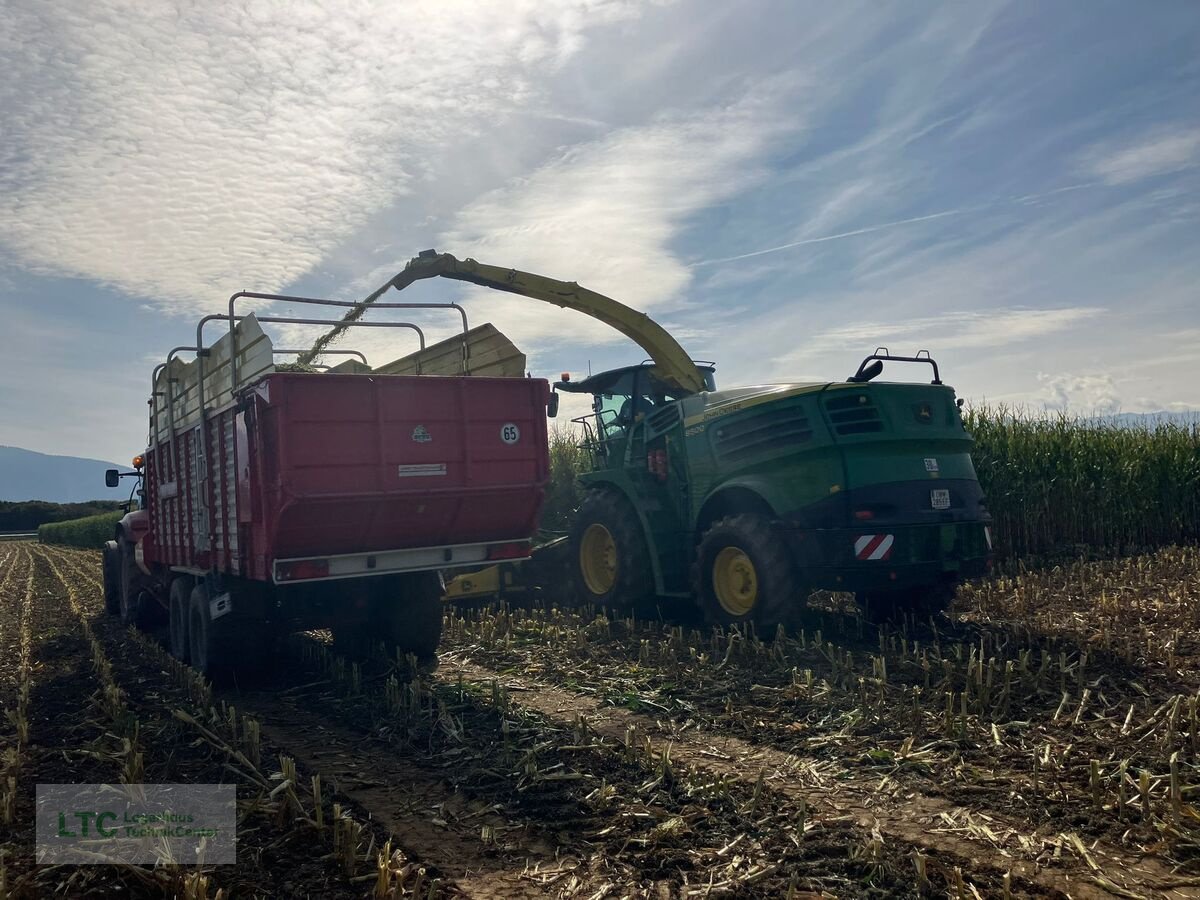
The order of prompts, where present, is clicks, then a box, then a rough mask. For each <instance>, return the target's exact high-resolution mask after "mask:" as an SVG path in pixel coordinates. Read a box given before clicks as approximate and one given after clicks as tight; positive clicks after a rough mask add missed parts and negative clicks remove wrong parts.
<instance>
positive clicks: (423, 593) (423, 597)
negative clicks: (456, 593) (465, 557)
mask: <svg viewBox="0 0 1200 900" xmlns="http://www.w3.org/2000/svg"><path fill="white" fill-rule="evenodd" d="M444 590H445V586H444V584H443V583H442V576H441V575H439V574H438V573H437V572H413V573H411V574H409V575H404V576H402V577H401V579H400V586H399V591H400V593H401V596H400V597H399V598H398V599H399V602H391V603H388V604H387V608H386V611H385V613H384V616H385V619H384V620H385V621H386V622H387V630H388V638H389V640H390V642H391V643H392V644H394V645H395V646H396V647H398V648H399V650H400V651H401V652H402V653H412V654H413V655H415V656H416V657H417V663H418V665H420V666H422V667H423V668H430V667H432V666H434V665H436V663H437V648H438V644H440V643H441V641H442V592H443V591H444Z"/></svg>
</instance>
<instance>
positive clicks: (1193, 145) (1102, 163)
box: [1088, 128, 1200, 184]
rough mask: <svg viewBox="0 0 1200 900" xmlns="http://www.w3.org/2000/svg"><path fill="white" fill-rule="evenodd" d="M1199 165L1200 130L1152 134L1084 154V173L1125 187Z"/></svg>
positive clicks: (1185, 129)
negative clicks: (1122, 144)
mask: <svg viewBox="0 0 1200 900" xmlns="http://www.w3.org/2000/svg"><path fill="white" fill-rule="evenodd" d="M1198 164H1200V128H1182V129H1176V130H1169V131H1162V130H1160V131H1156V132H1155V133H1154V134H1152V135H1149V136H1146V137H1143V138H1141V139H1139V140H1137V141H1134V142H1132V143H1129V144H1125V145H1124V146H1121V147H1113V146H1111V145H1110V146H1107V147H1104V148H1097V149H1094V150H1093V151H1092V152H1091V153H1090V154H1088V170H1089V171H1090V172H1091V174H1093V175H1096V176H1098V177H1100V178H1103V179H1104V180H1105V181H1106V182H1108V183H1109V184H1126V183H1128V182H1132V181H1139V180H1141V179H1143V178H1149V177H1150V176H1152V175H1163V174H1166V173H1168V172H1177V171H1179V170H1180V169H1187V168H1190V167H1192V166H1195V165H1198Z"/></svg>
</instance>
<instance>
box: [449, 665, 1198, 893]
mask: <svg viewBox="0 0 1200 900" xmlns="http://www.w3.org/2000/svg"><path fill="white" fill-rule="evenodd" d="M441 659H442V664H441V667H440V668H439V670H438V673H437V677H438V678H439V679H441V680H443V681H444V682H446V683H448V684H451V683H455V682H456V681H457V680H458V679H459V678H460V677H461V678H463V679H466V680H469V681H474V682H482V683H487V682H490V681H495V682H497V683H499V684H500V685H502V686H504V687H505V688H506V689H507V690H508V691H510V692H512V695H513V696H514V697H515V698H516V699H514V702H515V703H517V704H518V705H520V706H523V707H525V708H528V709H530V710H532V711H534V712H536V713H538V714H540V715H542V716H545V717H546V718H548V719H550V720H551V721H554V722H557V723H559V724H561V725H563V726H564V727H570V725H571V723H573V722H574V720H575V717H576V716H577V715H583V716H586V717H587V720H588V727H589V728H590V729H592V730H593V731H594V732H596V733H598V734H600V735H602V736H603V737H605V738H607V739H609V740H611V741H613V742H614V743H616V744H622V743H624V742H625V741H626V740H627V735H628V733H629V730H630V729H635V730H636V732H637V733H638V734H639V735H641V736H645V738H647V739H650V740H651V741H653V742H656V743H657V745H658V746H659V747H660V749H666V748H667V746H668V745H669V746H670V754H671V756H672V758H674V759H676V760H678V761H679V762H682V763H686V764H689V765H693V766H695V767H696V768H698V769H702V770H707V771H710V772H712V773H714V774H717V775H724V776H728V777H731V778H736V779H737V780H739V781H742V782H750V783H753V782H755V781H757V779H758V778H759V772H760V770H761V771H764V772H765V773H766V774H765V783H766V784H767V785H768V786H770V787H771V788H773V789H775V790H777V791H780V792H782V793H784V794H786V795H788V796H791V797H794V798H796V799H803V800H805V802H807V803H809V804H810V805H813V806H814V807H816V808H824V809H827V810H832V811H835V812H837V813H839V814H843V815H850V816H852V817H853V818H854V819H855V820H856V821H857V822H858V824H859V825H860V826H861V827H863V828H867V829H870V828H878V829H879V831H880V832H881V833H882V834H883V835H885V836H889V837H891V838H893V839H896V840H900V841H903V842H905V843H908V844H912V845H915V846H918V847H925V848H928V849H929V850H931V851H933V852H934V853H942V854H951V855H954V856H957V857H960V858H962V859H966V860H973V861H974V862H975V863H976V864H979V865H983V866H986V867H988V868H990V869H992V870H994V871H997V872H1005V871H1012V873H1013V875H1014V876H1015V877H1019V878H1021V879H1023V880H1025V881H1027V882H1029V883H1031V884H1035V885H1037V886H1039V887H1040V888H1042V889H1044V890H1047V891H1051V892H1056V893H1061V894H1065V895H1068V896H1071V897H1077V898H1091V897H1095V898H1107V897H1111V896H1113V895H1114V892H1113V891H1110V890H1109V889H1108V888H1107V887H1105V886H1104V882H1106V881H1107V882H1109V883H1111V884H1114V885H1116V886H1117V887H1118V888H1119V889H1120V890H1124V891H1126V892H1129V893H1131V894H1133V895H1135V896H1142V894H1140V893H1137V892H1138V890H1139V888H1142V889H1144V888H1147V887H1148V888H1150V889H1152V890H1155V891H1157V892H1158V896H1161V897H1168V898H1172V900H1175V898H1184V897H1197V896H1200V890H1197V889H1196V888H1195V887H1194V886H1193V885H1192V884H1191V883H1187V884H1183V885H1181V886H1173V885H1175V884H1176V883H1178V882H1181V881H1182V879H1180V878H1178V877H1176V876H1175V875H1173V873H1172V872H1171V871H1170V870H1169V869H1167V867H1166V866H1164V865H1162V863H1160V862H1158V861H1157V860H1154V859H1149V858H1144V857H1138V856H1132V855H1130V854H1128V853H1126V852H1125V851H1123V850H1121V849H1120V848H1118V847H1115V846H1112V845H1109V844H1097V845H1096V846H1094V847H1092V848H1089V853H1088V855H1089V856H1090V860H1091V865H1089V863H1088V860H1087V858H1086V857H1085V859H1084V860H1083V862H1082V863H1080V864H1074V865H1072V864H1063V863H1064V862H1065V858H1064V859H1060V860H1059V861H1058V863H1059V864H1057V865H1055V867H1054V868H1046V867H1043V866H1041V865H1039V864H1038V862H1037V861H1036V856H1037V855H1043V854H1044V852H1045V851H1046V850H1047V849H1048V848H1049V846H1050V845H1051V844H1054V843H1057V840H1056V839H1057V835H1054V836H1051V835H1045V834H1042V835H1040V836H1039V840H1038V841H1037V847H1036V849H1037V850H1038V851H1039V853H1038V854H1035V858H1034V859H1030V858H1028V856H1029V854H1028V853H1026V854H1025V855H1026V857H1027V858H1025V859H1018V858H1015V857H1014V856H1013V855H1012V854H1013V852H1014V851H1017V852H1019V851H1020V848H1019V846H1017V847H1011V848H1010V847H998V846H996V845H995V844H993V843H991V842H985V841H983V840H979V839H976V838H974V837H972V836H971V832H972V831H975V833H976V834H979V835H981V836H982V835H985V834H986V833H987V831H986V830H990V831H991V832H992V833H993V834H997V835H1011V836H1017V835H1028V834H1030V833H1031V832H1033V830H1034V829H1033V828H1032V826H1031V825H1030V824H1029V823H1027V822H1022V821H1019V820H1013V819H1010V818H1008V817H1007V816H1006V815H1004V814H1002V813H999V812H997V811H994V810H971V809H968V808H965V807H962V806H959V805H956V804H953V803H951V802H949V801H947V800H944V799H942V798H938V797H932V796H928V795H924V794H920V793H917V792H908V793H907V794H906V795H905V796H903V797H901V798H898V799H897V800H892V799H890V798H888V797H887V795H886V793H885V792H884V791H883V790H882V787H883V786H884V785H883V784H882V783H881V780H880V779H871V780H865V779H863V778H862V777H861V776H859V775H858V774H857V773H854V772H852V771H850V770H847V769H843V768H837V767H835V766H834V765H833V764H827V763H822V764H817V765H814V764H813V761H806V760H805V759H803V758H800V757H797V756H793V755H790V754H786V753H783V752H781V751H778V750H774V749H772V748H769V747H762V746H756V745H753V744H750V743H748V742H746V741H744V740H742V739H739V738H736V737H733V736H723V737H722V738H721V739H720V740H719V741H718V740H716V739H715V736H714V739H712V740H707V741H702V740H698V739H695V738H693V737H691V736H690V735H688V734H686V733H681V732H680V731H679V730H678V729H677V728H674V727H672V726H671V724H670V723H666V724H664V723H663V722H660V721H658V720H656V719H654V718H651V717H649V716H646V715H643V714H640V713H634V712H631V711H629V710H624V709H618V708H615V707H608V706H604V705H602V704H601V702H600V701H597V700H596V699H594V698H592V697H590V696H587V695H584V694H578V693H574V692H572V691H569V690H565V689H562V688H560V687H557V686H555V685H551V684H545V683H542V682H540V681H535V680H533V679H528V678H524V677H520V676H515V675H511V674H507V673H503V672H499V671H497V670H495V669H491V668H488V667H486V666H482V665H477V664H475V663H472V662H469V661H467V660H466V659H463V658H460V657H458V656H454V655H450V654H446V653H443V654H442V657H441ZM651 736H653V737H651ZM639 739H641V738H640V737H639ZM952 823H953V824H952ZM985 829H986V830H985ZM1064 849H1065V850H1067V852H1069V853H1072V854H1073V855H1078V851H1077V850H1074V848H1071V847H1070V846H1069V845H1068V846H1067V847H1065V848H1064ZM1093 866H1094V868H1093Z"/></svg>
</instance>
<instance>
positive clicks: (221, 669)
mask: <svg viewBox="0 0 1200 900" xmlns="http://www.w3.org/2000/svg"><path fill="white" fill-rule="evenodd" d="M208 593H209V592H208V585H207V584H205V583H204V582H202V581H201V582H198V583H197V584H196V586H195V587H193V588H192V591H191V594H190V595H189V596H188V624H187V632H188V657H189V658H190V660H191V664H192V668H193V669H195V670H196V671H197V672H199V673H201V674H202V675H205V676H207V677H208V678H210V679H212V680H213V681H218V680H221V679H223V678H224V676H226V675H227V674H229V665H228V663H229V654H228V649H229V648H228V646H227V644H228V641H226V640H225V639H224V638H225V630H226V629H225V625H226V622H225V621H223V620H222V619H217V620H215V621H214V620H213V619H212V617H211V614H210V611H209V605H208V601H209V596H208Z"/></svg>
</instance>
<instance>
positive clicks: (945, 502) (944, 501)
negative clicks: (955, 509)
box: [929, 488, 950, 509]
mask: <svg viewBox="0 0 1200 900" xmlns="http://www.w3.org/2000/svg"><path fill="white" fill-rule="evenodd" d="M929 505H930V506H932V507H933V508H934V509H949V508H950V490H949V488H935V489H934V490H932V491H930V492H929Z"/></svg>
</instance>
